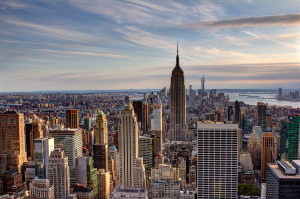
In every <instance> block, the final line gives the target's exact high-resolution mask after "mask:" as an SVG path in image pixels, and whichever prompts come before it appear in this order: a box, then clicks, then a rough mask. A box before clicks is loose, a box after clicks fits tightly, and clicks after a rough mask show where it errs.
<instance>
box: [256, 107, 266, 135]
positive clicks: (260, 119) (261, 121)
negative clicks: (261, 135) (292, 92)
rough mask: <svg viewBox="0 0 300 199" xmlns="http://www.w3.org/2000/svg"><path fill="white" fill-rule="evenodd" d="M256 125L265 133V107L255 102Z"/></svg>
mask: <svg viewBox="0 0 300 199" xmlns="http://www.w3.org/2000/svg"><path fill="white" fill-rule="evenodd" d="M257 125H258V126H260V127H261V128H262V131H263V132H265V131H266V128H267V105H266V104H265V103H262V102H257Z"/></svg>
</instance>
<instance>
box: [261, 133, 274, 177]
mask: <svg viewBox="0 0 300 199" xmlns="http://www.w3.org/2000/svg"><path fill="white" fill-rule="evenodd" d="M261 144H262V146H261V178H262V179H263V180H264V179H266V172H267V163H273V162H275V160H274V157H275V146H274V135H273V134H272V133H264V134H263V136H262V141H261Z"/></svg>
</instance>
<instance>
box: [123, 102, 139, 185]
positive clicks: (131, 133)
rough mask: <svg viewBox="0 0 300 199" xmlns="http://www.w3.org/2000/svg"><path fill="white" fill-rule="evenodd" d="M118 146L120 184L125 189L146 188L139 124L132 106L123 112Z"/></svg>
mask: <svg viewBox="0 0 300 199" xmlns="http://www.w3.org/2000/svg"><path fill="white" fill-rule="evenodd" d="M118 144H119V155H120V156H119V157H120V171H119V174H120V180H119V184H120V185H121V186H124V187H144V186H145V184H144V182H145V173H143V172H145V167H144V165H143V164H141V165H140V163H141V162H142V161H143V160H142V158H139V150H138V145H139V139H138V123H137V118H136V116H135V113H134V109H133V107H132V105H131V104H130V105H129V106H126V107H125V109H124V110H122V111H121V116H120V123H119V129H118ZM139 159H141V161H140V160H139ZM140 171H141V172H142V173H143V174H142V176H140V173H139V172H140ZM139 178H140V179H139ZM140 182H142V183H140Z"/></svg>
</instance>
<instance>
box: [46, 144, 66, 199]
mask: <svg viewBox="0 0 300 199" xmlns="http://www.w3.org/2000/svg"><path fill="white" fill-rule="evenodd" d="M48 167H49V181H50V185H51V186H52V185H53V186H54V195H55V199H66V198H67V196H68V194H69V193H70V174H69V166H68V157H65V154H64V151H62V150H61V149H59V148H56V149H55V150H54V151H52V152H51V155H50V157H49V165H48Z"/></svg>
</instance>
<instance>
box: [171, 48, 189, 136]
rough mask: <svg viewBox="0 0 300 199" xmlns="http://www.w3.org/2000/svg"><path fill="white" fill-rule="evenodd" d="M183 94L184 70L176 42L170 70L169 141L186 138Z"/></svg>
mask: <svg viewBox="0 0 300 199" xmlns="http://www.w3.org/2000/svg"><path fill="white" fill-rule="evenodd" d="M185 95H186V92H185V84H184V72H183V70H182V69H181V68H180V66H179V56H178V44H177V56H176V66H175V68H174V69H173V71H172V77H171V86H170V105H171V124H170V129H169V132H168V136H169V140H170V141H185V140H186V139H187V126H186V98H185Z"/></svg>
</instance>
